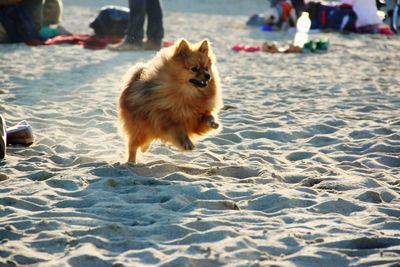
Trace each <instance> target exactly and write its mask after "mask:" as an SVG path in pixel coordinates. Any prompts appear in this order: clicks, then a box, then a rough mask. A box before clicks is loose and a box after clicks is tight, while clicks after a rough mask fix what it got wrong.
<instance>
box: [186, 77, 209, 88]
mask: <svg viewBox="0 0 400 267" xmlns="http://www.w3.org/2000/svg"><path fill="white" fill-rule="evenodd" d="M189 81H190V82H191V83H193V84H194V85H196V86H197V87H201V88H204V87H207V85H208V82H205V81H202V80H196V79H190V80H189Z"/></svg>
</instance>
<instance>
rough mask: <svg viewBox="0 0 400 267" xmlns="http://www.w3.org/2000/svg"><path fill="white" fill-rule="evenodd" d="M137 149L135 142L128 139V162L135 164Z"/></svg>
mask: <svg viewBox="0 0 400 267" xmlns="http://www.w3.org/2000/svg"><path fill="white" fill-rule="evenodd" d="M138 148H139V145H138V144H137V143H136V140H132V139H130V140H129V144H128V162H131V163H136V156H137V150H138Z"/></svg>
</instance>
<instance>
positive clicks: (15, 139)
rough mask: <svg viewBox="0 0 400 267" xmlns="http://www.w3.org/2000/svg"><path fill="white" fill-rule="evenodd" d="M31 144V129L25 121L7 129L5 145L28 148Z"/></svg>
mask: <svg viewBox="0 0 400 267" xmlns="http://www.w3.org/2000/svg"><path fill="white" fill-rule="evenodd" d="M32 143H33V131H32V127H31V126H30V125H29V124H28V123H27V122H26V121H21V122H19V123H18V124H17V125H15V126H13V127H10V128H8V129H7V145H25V146H29V145H30V144H32Z"/></svg>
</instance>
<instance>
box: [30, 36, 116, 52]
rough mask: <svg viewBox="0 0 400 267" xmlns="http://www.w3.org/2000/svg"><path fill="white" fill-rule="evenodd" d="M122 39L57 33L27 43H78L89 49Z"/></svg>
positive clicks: (105, 45) (102, 46)
mask: <svg viewBox="0 0 400 267" xmlns="http://www.w3.org/2000/svg"><path fill="white" fill-rule="evenodd" d="M121 40H122V38H121V37H119V36H94V35H89V34H73V35H59V36H56V37H53V38H49V39H47V40H44V41H42V40H32V41H29V42H27V44H28V45H55V44H78V45H81V46H82V47H84V48H89V49H104V48H106V47H107V45H109V44H116V43H119V42H120V41H121Z"/></svg>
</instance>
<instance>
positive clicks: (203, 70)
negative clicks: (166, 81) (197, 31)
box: [174, 39, 214, 88]
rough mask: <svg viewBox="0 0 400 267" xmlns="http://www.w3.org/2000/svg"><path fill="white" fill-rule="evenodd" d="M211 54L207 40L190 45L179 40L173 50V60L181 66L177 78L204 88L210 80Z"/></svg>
mask: <svg viewBox="0 0 400 267" xmlns="http://www.w3.org/2000/svg"><path fill="white" fill-rule="evenodd" d="M213 58H214V57H213V55H212V52H211V49H210V45H209V42H208V40H204V41H202V42H200V43H199V44H197V45H194V46H192V45H191V44H190V43H188V42H187V41H186V40H184V39H183V40H181V41H180V42H179V43H178V44H177V46H176V48H175V51H174V61H175V62H176V63H177V64H178V65H179V66H181V67H182V68H183V71H182V69H181V71H180V73H179V78H180V79H179V80H181V81H184V82H188V83H190V84H191V85H192V86H194V87H196V88H205V87H207V86H208V83H209V82H210V81H211V79H212V78H213V77H212V71H211V67H212V64H213Z"/></svg>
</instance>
